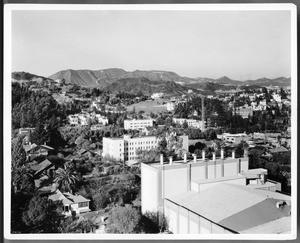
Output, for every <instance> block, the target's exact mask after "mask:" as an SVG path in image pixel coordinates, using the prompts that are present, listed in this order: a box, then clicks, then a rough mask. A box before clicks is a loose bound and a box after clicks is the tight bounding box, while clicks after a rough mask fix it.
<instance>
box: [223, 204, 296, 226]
mask: <svg viewBox="0 0 300 243" xmlns="http://www.w3.org/2000/svg"><path fill="white" fill-rule="evenodd" d="M278 201H279V200H276V199H274V198H267V199H265V200H264V201H261V202H259V203H257V204H255V205H253V206H252V207H249V208H246V209H245V210H242V211H240V212H238V213H236V214H234V215H232V216H230V217H228V218H225V219H223V220H221V221H220V222H218V223H219V224H220V225H222V226H224V227H227V228H229V229H233V230H234V231H237V232H239V231H243V230H246V229H250V228H253V227H256V226H258V225H262V224H265V223H268V222H271V221H273V220H277V219H280V218H282V217H286V216H289V215H290V212H291V207H290V206H288V205H285V206H284V207H283V208H277V207H276V203H277V202H278Z"/></svg>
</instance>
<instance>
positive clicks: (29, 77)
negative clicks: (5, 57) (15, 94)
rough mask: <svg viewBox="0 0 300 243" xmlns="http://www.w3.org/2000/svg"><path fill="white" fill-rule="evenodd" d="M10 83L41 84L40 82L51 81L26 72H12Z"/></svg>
mask: <svg viewBox="0 0 300 243" xmlns="http://www.w3.org/2000/svg"><path fill="white" fill-rule="evenodd" d="M11 79H12V82H19V83H23V82H42V81H46V80H47V81H52V80H51V79H49V78H45V77H42V76H38V75H35V74H32V73H28V72H13V73H12V74H11Z"/></svg>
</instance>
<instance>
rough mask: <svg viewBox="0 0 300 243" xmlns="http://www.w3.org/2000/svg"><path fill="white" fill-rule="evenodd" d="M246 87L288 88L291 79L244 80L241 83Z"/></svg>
mask: <svg viewBox="0 0 300 243" xmlns="http://www.w3.org/2000/svg"><path fill="white" fill-rule="evenodd" d="M243 84H246V85H259V86H270V85H272V86H282V87H286V86H290V85H291V78H285V77H279V78H275V79H269V78H260V79H256V80H246V81H245V82H243Z"/></svg>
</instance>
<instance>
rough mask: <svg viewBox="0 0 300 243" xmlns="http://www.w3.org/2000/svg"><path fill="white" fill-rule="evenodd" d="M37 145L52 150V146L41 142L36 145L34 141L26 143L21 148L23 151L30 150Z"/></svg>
mask: <svg viewBox="0 0 300 243" xmlns="http://www.w3.org/2000/svg"><path fill="white" fill-rule="evenodd" d="M37 147H41V148H45V149H47V150H53V149H54V148H52V147H50V146H48V145H46V144H42V145H36V144H35V143H32V144H27V145H23V148H24V150H25V152H26V153H27V152H30V151H31V150H33V149H35V148H37Z"/></svg>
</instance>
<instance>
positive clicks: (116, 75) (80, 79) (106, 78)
mask: <svg viewBox="0 0 300 243" xmlns="http://www.w3.org/2000/svg"><path fill="white" fill-rule="evenodd" d="M142 77H144V78H147V79H148V80H150V81H163V82H169V81H170V82H175V83H177V84H181V85H190V84H205V83H217V84H219V85H223V88H224V89H226V88H225V87H224V86H243V85H247V84H248V85H259V86H269V85H273V86H289V85H290V83H291V79H290V78H284V77H279V78H275V79H268V78H260V79H256V80H246V81H240V80H233V79H230V78H228V77H226V76H223V77H220V78H218V79H212V78H201V77H199V78H188V77H182V76H180V75H178V74H176V73H174V72H170V71H162V70H150V71H143V70H135V71H132V72H129V71H125V70H123V69H118V68H109V69H101V70H96V71H95V70H94V71H93V70H72V69H68V70H63V71H59V72H57V73H55V74H53V75H51V76H50V77H49V78H51V79H53V80H56V79H65V80H66V82H67V83H73V84H77V85H79V86H85V87H98V88H105V87H107V86H109V85H110V84H112V83H114V82H116V81H117V80H119V79H126V78H142ZM220 88H222V86H220Z"/></svg>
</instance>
